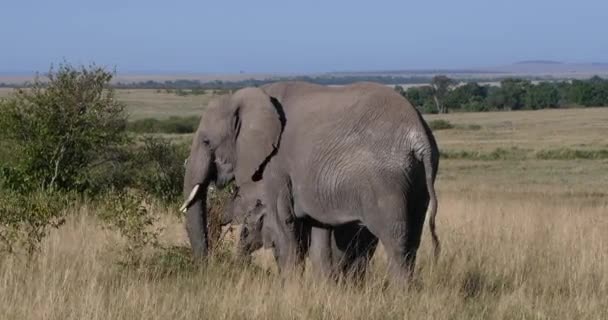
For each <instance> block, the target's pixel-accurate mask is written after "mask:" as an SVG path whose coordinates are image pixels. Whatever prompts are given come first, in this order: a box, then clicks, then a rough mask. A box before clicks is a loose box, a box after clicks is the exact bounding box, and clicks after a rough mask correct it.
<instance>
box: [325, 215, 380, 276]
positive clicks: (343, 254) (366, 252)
mask: <svg viewBox="0 0 608 320" xmlns="http://www.w3.org/2000/svg"><path fill="white" fill-rule="evenodd" d="M377 245H378V238H377V237H376V236H374V235H373V234H372V233H371V232H370V231H369V230H368V229H367V228H365V227H363V226H361V225H358V224H354V223H351V224H346V225H343V226H339V227H336V228H335V229H334V230H333V243H332V255H333V256H334V264H336V268H337V269H338V270H339V271H340V272H341V274H342V275H343V276H346V277H352V278H353V279H354V280H355V281H357V282H361V281H362V280H363V279H364V277H365V273H366V271H367V265H368V264H369V260H370V259H371V257H372V256H373V254H374V252H375V250H376V247H377Z"/></svg>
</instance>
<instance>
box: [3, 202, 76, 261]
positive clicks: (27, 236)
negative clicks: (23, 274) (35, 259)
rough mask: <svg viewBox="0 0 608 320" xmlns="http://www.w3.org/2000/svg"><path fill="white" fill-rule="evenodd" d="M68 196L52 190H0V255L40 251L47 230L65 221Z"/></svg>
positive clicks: (29, 254)
mask: <svg viewBox="0 0 608 320" xmlns="http://www.w3.org/2000/svg"><path fill="white" fill-rule="evenodd" d="M69 200H70V197H69V196H68V195H66V194H61V193H59V192H55V191H52V190H49V191H35V192H31V193H25V194H24V193H19V192H15V191H10V190H1V191H0V252H5V253H9V254H22V253H24V254H27V256H28V257H30V258H31V257H32V256H33V254H34V253H36V252H37V251H39V250H40V246H41V244H42V241H43V240H44V238H45V237H46V236H47V235H48V232H49V229H51V228H59V227H60V226H61V225H63V223H64V222H65V215H66V208H67V206H68V203H69V202H70V201H69Z"/></svg>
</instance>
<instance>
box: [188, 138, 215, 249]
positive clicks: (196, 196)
mask: <svg viewBox="0 0 608 320" xmlns="http://www.w3.org/2000/svg"><path fill="white" fill-rule="evenodd" d="M211 159H212V157H211V155H210V154H209V152H208V151H207V150H206V149H205V148H202V147H200V145H199V144H197V143H196V141H195V143H193V146H192V149H191V152H190V157H189V160H188V165H187V167H186V174H185V176H184V198H185V200H186V201H185V202H184V204H183V205H182V207H181V209H182V211H185V212H186V230H187V232H188V238H189V239H190V245H191V246H192V251H193V254H194V257H195V258H196V259H200V258H204V257H206V256H207V253H208V249H209V239H208V238H209V237H208V230H207V208H206V205H207V188H208V187H209V183H210V182H211V181H212V180H213V179H214V176H213V175H214V174H213V172H214V170H213V168H212V161H211Z"/></svg>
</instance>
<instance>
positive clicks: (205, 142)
mask: <svg viewBox="0 0 608 320" xmlns="http://www.w3.org/2000/svg"><path fill="white" fill-rule="evenodd" d="M203 144H204V145H206V146H208V145H209V144H211V141H209V139H207V138H204V139H203Z"/></svg>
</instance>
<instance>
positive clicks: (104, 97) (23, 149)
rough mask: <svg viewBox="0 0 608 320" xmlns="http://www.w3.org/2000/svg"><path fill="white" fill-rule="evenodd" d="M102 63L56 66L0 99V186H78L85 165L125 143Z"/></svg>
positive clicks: (120, 110)
mask: <svg viewBox="0 0 608 320" xmlns="http://www.w3.org/2000/svg"><path fill="white" fill-rule="evenodd" d="M111 79H112V74H111V73H109V72H107V71H105V70H104V69H102V68H98V67H94V66H91V67H89V68H86V67H80V68H75V67H72V66H70V65H61V66H60V67H59V69H58V70H57V71H56V72H55V71H53V70H52V69H51V71H50V72H49V74H48V81H47V82H43V81H42V80H40V79H39V78H36V80H35V81H34V82H33V84H32V85H31V87H29V88H28V89H26V90H20V89H19V90H16V91H15V93H14V94H13V95H12V96H10V97H9V98H7V99H4V100H3V101H2V102H0V134H1V136H0V141H3V143H5V144H8V145H9V146H10V150H11V154H10V157H11V158H12V161H9V164H2V165H1V166H2V167H3V170H1V173H2V176H1V177H0V178H1V179H2V180H5V183H4V184H5V186H6V185H8V186H9V187H12V188H16V189H18V190H20V191H32V190H36V189H39V188H42V189H48V188H57V189H60V190H82V189H84V188H86V183H85V182H86V181H87V175H88V171H89V169H90V168H91V167H92V166H94V165H96V164H98V163H100V162H104V161H107V159H106V157H107V155H109V154H111V150H113V149H116V148H119V147H121V146H123V145H124V144H125V143H126V142H128V139H127V136H126V133H125V130H124V128H125V123H126V120H125V119H126V114H125V112H124V105H123V104H122V103H119V102H118V101H117V100H116V99H115V96H114V91H113V90H112V88H111V87H110V86H109V83H110V81H111Z"/></svg>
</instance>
